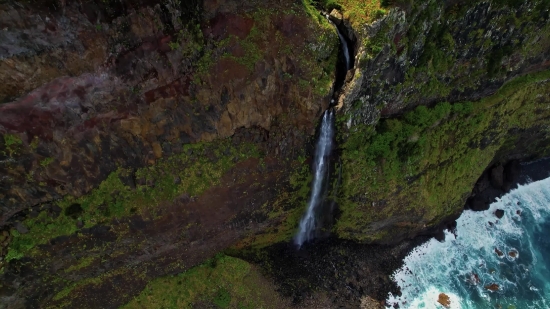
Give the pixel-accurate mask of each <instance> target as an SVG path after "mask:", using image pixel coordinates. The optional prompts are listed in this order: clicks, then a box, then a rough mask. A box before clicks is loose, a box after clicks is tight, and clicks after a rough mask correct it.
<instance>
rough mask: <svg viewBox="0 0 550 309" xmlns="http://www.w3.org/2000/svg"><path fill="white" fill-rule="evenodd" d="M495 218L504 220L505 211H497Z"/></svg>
mask: <svg viewBox="0 0 550 309" xmlns="http://www.w3.org/2000/svg"><path fill="white" fill-rule="evenodd" d="M495 216H497V218H499V219H502V217H504V210H502V209H497V210H496V211H495Z"/></svg>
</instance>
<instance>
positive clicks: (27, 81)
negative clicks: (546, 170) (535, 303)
mask: <svg viewBox="0 0 550 309" xmlns="http://www.w3.org/2000/svg"><path fill="white" fill-rule="evenodd" d="M0 8H1V10H0V12H1V13H0V28H1V29H3V30H2V31H0V46H1V47H2V48H0V228H1V232H0V233H1V234H0V235H1V237H2V238H1V247H0V250H1V251H0V256H1V257H2V260H1V261H0V268H1V269H2V270H1V271H0V272H1V274H0V276H1V278H2V279H1V283H0V285H1V286H0V290H1V293H0V300H1V301H0V308H24V307H27V308H39V307H40V308H59V307H65V308H72V307H77V306H78V307H79V308H117V307H119V306H122V305H124V304H126V303H128V302H129V301H130V303H128V304H127V307H128V308H136V307H137V308H140V307H148V306H149V307H150V306H167V307H170V306H172V307H174V308H176V307H177V308H180V307H184V306H194V307H197V308H201V307H204V308H210V307H212V306H218V307H221V308H226V307H231V308H233V307H235V308H240V307H247V308H248V307H254V308H256V307H258V306H264V307H273V308H281V307H287V306H293V305H295V306H298V307H301V308H305V307H307V306H310V307H311V308H319V307H320V306H321V307H322V306H330V304H335V303H338V304H340V303H342V302H346V301H349V302H350V303H353V304H355V305H358V304H359V300H360V299H361V297H363V296H365V295H370V296H373V297H375V298H378V299H380V298H381V297H383V291H386V292H387V289H388V286H390V283H388V282H387V277H385V276H383V275H382V274H379V273H377V272H376V271H377V270H376V269H374V268H372V267H371V268H369V267H368V266H365V265H363V264H361V263H359V262H357V263H358V264H356V263H355V262H353V261H352V260H353V259H355V258H357V257H359V256H364V254H365V252H370V251H369V250H367V249H364V248H363V249H355V247H353V246H352V245H349V244H350V243H348V242H347V241H346V242H343V243H345V244H346V245H345V246H343V247H338V246H328V245H327V246H325V247H323V248H322V249H320V250H323V252H316V254H319V255H320V256H322V261H324V262H326V261H333V260H334V261H336V260H345V259H347V260H348V264H349V265H353V266H354V267H348V268H346V266H345V265H339V266H338V267H336V266H334V265H333V268H334V272H332V271H333V269H332V268H328V269H326V270H325V269H321V268H322V267H321V266H320V265H318V264H316V262H309V261H300V259H299V258H298V259H296V260H292V259H290V258H289V260H292V261H295V262H296V263H297V264H296V265H298V266H296V267H295V268H292V267H290V268H289V269H290V271H288V272H283V271H278V270H276V268H277V267H280V268H282V267H283V266H284V267H285V269H286V266H288V265H286V266H285V265H284V264H283V265H281V264H280V261H278V260H277V259H278V257H277V256H278V253H279V252H278V251H277V250H279V249H278V248H279V247H277V246H273V245H274V244H277V243H282V242H287V241H289V240H290V239H291V237H292V235H293V234H294V232H295V228H296V226H297V223H298V220H299V218H300V216H301V215H302V212H303V209H304V207H305V202H306V198H307V195H308V191H309V181H310V177H311V176H310V172H309V162H310V157H309V154H310V153H311V148H312V143H311V142H312V140H313V139H314V135H315V125H316V122H317V119H318V118H319V116H320V115H321V113H322V111H323V110H324V109H326V108H327V107H328V105H329V102H330V99H331V97H332V95H333V89H332V84H333V82H334V79H335V76H336V75H337V74H336V67H337V64H338V61H339V60H338V56H337V52H338V36H337V34H336V32H335V31H334V28H333V26H332V25H330V24H329V22H328V21H327V19H326V18H324V17H323V16H322V15H321V14H319V13H318V12H319V10H321V11H325V12H331V10H333V9H335V11H332V13H331V19H332V20H334V21H335V22H336V23H337V24H338V25H339V27H340V29H341V30H342V32H343V33H344V34H345V35H346V36H347V37H348V39H349V40H350V41H351V42H353V43H354V47H355V51H354V54H356V58H355V62H354V63H355V67H354V68H353V69H352V70H351V71H350V72H348V74H347V76H346V78H345V82H344V87H343V89H342V91H341V92H340V93H339V97H338V102H337V103H338V107H337V108H338V122H337V126H338V132H339V133H338V145H339V149H338V150H337V151H336V157H339V158H338V160H334V162H335V164H336V165H337V167H339V168H336V169H334V170H335V175H334V177H333V179H334V183H335V185H334V188H336V189H338V190H337V192H333V194H332V196H330V198H331V199H334V200H335V201H336V202H337V204H338V211H337V212H336V213H335V215H336V221H335V222H334V226H333V227H331V229H332V232H333V234H334V235H335V236H336V237H338V238H339V239H346V240H350V241H353V242H354V243H373V242H374V243H395V242H398V241H400V240H402V239H405V238H410V237H412V236H414V235H417V234H418V233H422V232H423V231H425V230H426V229H427V228H430V227H433V226H436V225H438V224H439V223H441V222H442V221H444V220H446V219H448V218H453V217H454V216H456V215H457V214H458V213H460V211H461V209H462V208H463V206H464V203H465V201H466V199H467V197H468V196H469V194H470V192H471V190H472V188H473V186H474V183H475V182H476V180H477V178H478V177H480V175H481V174H482V173H483V171H484V170H485V169H486V168H487V167H488V166H490V165H491V164H493V163H496V162H504V161H506V160H509V159H511V158H518V159H525V158H534V157H537V156H543V155H548V154H549V152H550V148H549V145H550V131H549V130H550V129H549V128H550V126H549V125H550V123H549V122H550V114H549V113H550V112H549V109H548V106H549V104H550V97H549V96H548V93H550V73H549V71H548V66H549V64H550V62H549V60H550V45H549V44H550V40H549V38H548V35H549V33H550V31H549V29H548V27H549V26H548V25H549V8H550V2H548V1H546V0H534V1H528V2H518V1H496V0H495V1H478V0H471V1H446V2H441V1H401V0H396V1H368V2H365V1H354V0H334V1H328V0H326V1H310V0H304V1H301V2H296V1H290V0H288V1H286V0H284V1H238V0H231V1H209V0H205V1H195V0H193V1H137V2H135V1H120V2H119V1H88V2H81V1H79V2H76V1H60V2H57V1H46V2H34V1H23V2H17V3H16V2H11V1H6V2H3V3H0ZM338 171H341V172H342V174H341V175H338ZM339 179H341V181H340V180H339ZM227 248H231V250H230V251H229V252H230V253H233V254H235V255H239V256H241V257H244V258H247V259H249V260H251V261H254V262H257V263H258V264H260V265H262V267H263V271H264V274H268V275H270V276H273V275H276V273H284V274H285V276H288V277H292V276H296V278H291V279H288V278H287V279H288V280H287V279H284V280H282V282H283V283H282V286H283V288H281V287H280V286H281V284H279V286H278V287H275V286H274V285H273V282H270V281H266V279H265V278H264V277H263V275H262V274H260V272H259V271H258V269H257V268H256V266H253V265H250V264H249V263H247V262H244V261H242V260H239V259H236V258H232V257H228V256H217V257H216V258H213V257H214V256H215V255H216V253H218V252H220V251H223V250H226V249H227ZM330 248H335V249H330ZM350 248H353V249H350ZM361 248H362V247H361ZM377 248H378V247H377ZM407 248H409V245H402V246H400V247H399V248H398V249H395V250H396V251H392V250H393V249H391V248H390V249H388V248H385V249H384V248H379V250H380V254H379V255H372V256H371V257H372V258H373V259H377V261H378V262H377V263H379V264H376V265H377V266H376V267H378V268H381V269H384V271H390V268H391V267H395V265H396V264H395V259H398V258H397V257H399V256H401V254H403V252H404V250H406V249H407ZM331 250H336V251H331ZM377 250H378V249H377ZM396 252H399V253H396ZM384 254H387V255H388V256H392V259H391V262H388V261H386V260H384V257H383V255H384ZM369 256H370V255H369ZM212 258H213V259H212ZM209 259H211V260H209ZM205 261H207V262H206V263H205V264H202V265H201V266H197V265H200V264H201V263H204V262H205ZM311 265H314V267H316V268H315V269H316V270H318V271H319V273H322V274H323V277H319V278H314V277H312V276H310V274H308V272H309V271H310V269H309V268H308V267H310V266H311ZM193 267H195V268H193ZM299 268H301V269H299ZM189 269H193V270H192V271H189V272H185V273H183V274H182V272H184V271H186V270H189ZM274 269H275V270H274ZM356 269H361V272H362V273H364V274H363V275H360V274H357V270H356ZM375 273H376V280H375V279H374V278H370V277H368V274H375ZM176 274H179V275H176ZM166 275H168V276H169V277H163V276H166ZM159 277H161V278H160V279H158V278H159ZM230 277H232V278H230ZM332 277H334V278H336V277H337V283H332V282H331V281H332V279H331V278H332ZM358 278H362V279H364V280H366V281H365V282H369V286H371V287H366V286H365V287H363V286H362V285H361V283H360V282H358V281H360V279H358ZM365 278H368V279H365ZM371 279H372V282H371V281H370V280H371ZM350 282H351V283H352V284H351V285H350ZM380 282H382V283H380ZM279 283H280V282H279ZM371 283H372V284H371ZM174 285H177V286H180V287H179V288H178V287H176V288H174ZM251 285H257V286H258V289H255V288H251ZM378 285H380V286H383V288H378ZM146 286H147V288H146V289H145V290H143V289H144V288H145V287H146ZM285 286H286V288H285ZM289 286H292V287H299V290H300V291H306V292H307V293H310V292H312V293H313V292H316V291H317V292H318V291H319V290H323V289H324V290H327V291H328V290H332V291H333V292H332V293H333V294H340V295H345V298H346V299H347V300H342V298H340V299H339V300H338V299H336V298H337V297H336V296H334V295H332V294H330V293H329V294H320V295H321V296H319V295H317V296H318V297H319V298H318V299H314V298H312V299H310V301H309V302H306V303H300V304H298V305H296V303H294V304H292V303H291V302H290V299H289V298H285V297H283V296H290V297H294V300H295V301H296V297H297V296H296V295H295V294H292V293H289V294H288V293H287V294H285V293H284V291H285V289H286V290H289V288H288V287H289ZM349 286H352V287H353V288H349ZM359 287H360V288H359ZM274 289H278V290H280V291H283V294H281V295H283V296H281V295H279V294H277V295H271V294H272V293H270V292H267V291H273V290H274ZM348 290H349V291H350V292H349V293H350V294H346V293H348V292H347V291H348ZM182 291H184V292H182ZM262 291H263V293H262ZM334 291H336V292H334ZM344 291H346V292H344ZM306 292H304V293H306ZM140 293H141V294H140ZM327 293H328V292H327ZM327 295H328V296H327ZM330 295H332V296H330ZM332 297H335V298H332ZM363 300H364V301H365V302H369V300H366V298H363Z"/></svg>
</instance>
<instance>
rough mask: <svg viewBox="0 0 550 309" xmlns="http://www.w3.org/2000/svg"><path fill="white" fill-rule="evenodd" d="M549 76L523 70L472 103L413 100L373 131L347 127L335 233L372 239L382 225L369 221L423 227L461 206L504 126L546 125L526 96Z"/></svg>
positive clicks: (540, 89)
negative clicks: (413, 106)
mask: <svg viewBox="0 0 550 309" xmlns="http://www.w3.org/2000/svg"><path fill="white" fill-rule="evenodd" d="M549 77H550V71H546V72H542V73H539V74H534V75H528V76H524V77H521V78H518V79H516V80H514V81H512V82H510V83H508V84H506V85H504V86H503V87H502V88H501V89H500V90H499V91H498V92H497V93H496V94H494V95H492V96H490V97H487V98H485V99H483V100H481V101H479V102H476V103H471V102H464V103H456V104H453V105H450V104H448V103H440V104H438V105H436V106H435V107H434V108H426V107H424V106H420V107H418V108H417V109H415V110H414V111H411V112H409V113H406V114H405V115H403V116H401V117H398V118H396V119H385V120H382V121H380V123H379V124H378V125H377V127H376V129H375V130H373V128H368V127H367V128H360V129H359V130H356V131H353V132H350V134H349V137H348V138H347V140H346V141H345V143H344V145H343V153H342V159H343V161H344V186H343V187H344V190H343V193H342V196H341V198H340V207H341V210H342V216H341V218H340V220H339V222H338V223H337V226H336V232H337V233H338V235H339V236H341V237H344V238H354V239H359V240H364V241H372V240H373V239H376V238H377V237H382V236H383V234H380V233H381V232H384V231H385V230H384V228H383V227H377V225H372V223H374V222H378V221H380V220H382V221H383V220H385V219H387V218H400V217H401V218H403V219H402V220H403V221H405V222H407V221H411V222H412V221H415V224H419V225H423V224H426V225H430V224H434V223H437V222H438V220H440V219H442V218H443V217H445V216H448V215H451V214H453V213H456V212H457V211H459V210H460V209H462V207H463V205H464V202H465V198H466V197H467V195H468V194H469V193H470V192H471V189H472V187H473V185H474V183H475V181H476V180H477V179H478V177H479V176H480V175H481V173H482V172H483V170H484V169H485V168H486V167H487V165H488V164H489V163H490V162H491V161H492V160H493V159H494V157H495V154H496V153H497V151H498V150H499V149H501V148H502V147H503V145H505V144H506V142H507V140H509V139H510V138H514V137H513V136H510V135H509V133H508V132H509V131H510V130H512V129H527V128H529V127H532V126H533V125H534V124H537V125H543V124H544V123H546V124H547V123H548V120H545V119H548V117H549V116H550V111H548V110H544V111H543V110H541V109H540V108H539V107H537V104H536V103H534V102H536V100H537V95H539V94H544V93H547V92H548V91H550V84H549V83H547V82H546V83H542V84H541V83H540V81H542V80H546V79H548V78H549ZM531 151H532V152H533V153H537V152H541V151H543V150H542V149H532V150H531ZM373 235H374V236H373ZM376 235H378V236H376ZM380 235H382V236H380ZM384 237H385V236H384Z"/></svg>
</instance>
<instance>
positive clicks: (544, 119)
mask: <svg viewBox="0 0 550 309" xmlns="http://www.w3.org/2000/svg"><path fill="white" fill-rule="evenodd" d="M398 3H400V7H396V8H392V9H391V10H390V11H389V12H388V14H387V15H386V16H385V17H384V18H382V19H380V20H378V21H375V22H373V23H371V24H367V25H365V26H364V27H359V28H358V29H357V37H358V40H359V42H358V44H357V45H358V53H357V60H356V61H357V62H358V63H359V65H358V67H357V68H356V70H355V72H354V76H353V80H352V81H351V82H350V83H348V84H347V85H346V89H345V91H346V92H345V94H344V95H343V96H341V97H340V101H339V103H340V107H341V109H340V111H341V115H342V116H341V123H342V125H341V131H340V132H342V136H341V140H342V158H343V167H344V186H343V192H342V193H341V198H340V206H341V211H342V213H341V217H340V219H339V221H338V223H337V226H336V232H337V233H338V235H339V236H340V237H344V238H351V239H361V240H363V241H369V242H372V241H374V242H384V243H385V242H391V243H394V242H398V241H400V240H401V239H403V238H406V237H411V236H413V235H416V234H418V233H420V232H422V231H423V230H426V229H427V228H430V227H433V226H435V225H438V224H440V223H441V222H442V221H444V220H449V219H451V218H453V217H456V216H457V215H458V214H459V213H460V212H461V210H462V208H463V206H464V204H465V201H466V198H467V197H468V195H469V194H470V192H471V190H472V187H473V185H474V183H475V181H476V180H477V178H478V177H480V175H481V174H482V172H483V171H484V170H485V169H486V168H487V167H488V166H490V165H491V164H495V163H504V162H506V161H507V160H510V159H525V158H529V157H537V156H544V155H548V151H549V149H548V139H549V135H548V134H549V132H548V125H549V123H548V116H549V114H548V112H547V106H548V102H549V101H550V100H549V98H548V71H547V70H548V66H549V65H550V62H549V59H550V45H549V43H550V40H549V37H548V36H549V35H550V31H548V30H549V28H548V27H549V26H550V23H549V7H550V4H549V3H548V2H547V1H528V2H517V1H447V2H441V1H425V2H421V3H420V2H406V1H398ZM536 72H540V73H536ZM527 73H531V74H530V75H527V76H525V74H527ZM518 76H523V77H520V78H518ZM502 85H504V86H503V87H502V88H500V87H501V86H502ZM499 88H500V90H498V92H497V89H499ZM446 102H451V103H452V104H449V103H446ZM417 106H419V107H417ZM415 107H417V108H415ZM380 117H382V118H383V119H381V120H380V121H379V119H380ZM365 124H375V126H373V127H369V126H365Z"/></svg>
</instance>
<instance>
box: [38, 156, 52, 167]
mask: <svg viewBox="0 0 550 309" xmlns="http://www.w3.org/2000/svg"><path fill="white" fill-rule="evenodd" d="M53 161H54V159H53V158H46V159H44V160H42V161H40V165H41V166H42V167H48V165H50V164H51V163H52V162H53Z"/></svg>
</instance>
